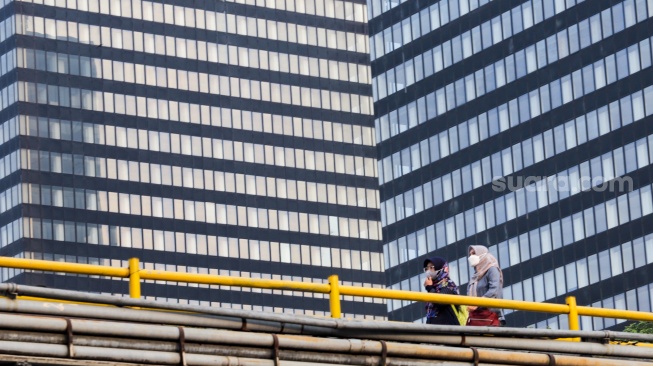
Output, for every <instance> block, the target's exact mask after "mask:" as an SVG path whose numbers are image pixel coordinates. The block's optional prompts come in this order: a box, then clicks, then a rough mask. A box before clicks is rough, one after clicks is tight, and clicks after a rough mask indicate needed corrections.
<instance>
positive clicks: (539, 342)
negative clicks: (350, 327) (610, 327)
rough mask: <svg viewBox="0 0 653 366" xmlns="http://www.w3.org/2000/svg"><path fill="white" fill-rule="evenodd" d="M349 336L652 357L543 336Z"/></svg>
mask: <svg viewBox="0 0 653 366" xmlns="http://www.w3.org/2000/svg"><path fill="white" fill-rule="evenodd" d="M348 336H350V337H356V338H367V339H375V340H385V341H397V342H412V343H426V344H438V345H450V346H465V347H492V348H505V349H515V350H528V351H536V352H557V353H569V354H591V355H597V356H618V357H632V358H643V359H653V349H651V348H647V347H638V348H637V349H633V347H632V346H622V345H614V344H598V343H576V342H561V341H555V340H546V339H524V338H521V339H519V340H516V339H515V338H502V337H482V336H465V337H462V336H454V335H446V336H445V335H401V334H399V335H395V334H373V333H372V334H370V333H350V334H348Z"/></svg>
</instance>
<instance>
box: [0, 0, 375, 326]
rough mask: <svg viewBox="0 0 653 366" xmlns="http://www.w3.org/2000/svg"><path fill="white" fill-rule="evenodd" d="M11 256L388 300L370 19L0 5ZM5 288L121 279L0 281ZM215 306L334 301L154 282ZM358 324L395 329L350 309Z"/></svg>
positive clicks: (196, 7) (296, 10) (132, 0)
mask: <svg viewBox="0 0 653 366" xmlns="http://www.w3.org/2000/svg"><path fill="white" fill-rule="evenodd" d="M0 6H1V7H0V55H1V56H0V93H1V94H0V95H1V97H0V121H1V128H0V140H1V143H2V144H1V145H0V152H1V159H2V164H0V169H1V171H0V177H1V180H0V184H1V189H0V191H1V192H2V193H1V194H0V227H1V228H0V234H1V235H0V238H1V239H0V240H1V248H0V254H1V255H4V256H15V257H25V258H36V259H49V260H65V261H69V262H81V263H101V264H112V265H117V266H123V267H124V266H126V261H127V259H128V258H130V257H138V258H140V259H141V261H142V263H143V266H144V267H145V268H153V269H164V270H173V271H175V270H177V271H188V272H198V273H211V274H222V275H235V276H245V277H256V278H272V279H288V280H306V281H322V282H326V279H327V277H328V276H329V275H331V274H334V273H336V274H338V275H339V276H340V279H341V280H342V281H343V282H344V283H348V284H356V285H361V286H366V287H383V286H384V273H383V269H384V268H383V255H382V242H381V240H380V231H381V227H380V211H379V205H378V180H377V171H376V166H377V165H376V148H375V139H374V132H373V131H374V122H373V121H374V120H373V116H372V92H371V74H370V71H369V56H368V53H369V52H368V32H367V23H366V22H367V9H366V4H365V3H364V1H360V0H352V1H342V0H301V1H299V0H298V1H295V0H276V1H270V0H268V1H263V0H256V1H255V0H247V1H244V0H242V1H181V0H173V1H159V0H151V1H146V0H106V1H105V0H36V1H10V0H0ZM2 280H3V281H7V280H11V281H18V282H20V283H28V284H43V285H46V286H53V287H58V288H69V289H82V290H87V291H94V292H108V293H124V292H126V284H125V283H124V282H120V281H109V280H102V279H96V278H82V279H78V278H76V277H74V276H53V275H46V274H42V273H24V272H20V271H11V270H6V269H4V270H3V271H2ZM143 294H144V296H145V297H147V298H152V299H155V298H156V299H168V300H170V301H182V302H190V303H200V304H211V305H215V306H223V307H234V308H244V309H253V310H261V311H284V312H296V313H302V314H318V315H319V314H324V312H325V311H327V312H328V301H327V300H326V298H324V297H323V296H317V295H315V296H308V295H307V296H304V295H303V294H301V293H293V292H288V291H253V290H252V291H249V290H247V289H243V290H242V291H241V289H239V288H226V287H222V288H217V287H212V288H208V289H207V288H202V286H199V287H190V286H186V285H183V284H181V285H179V286H177V285H176V284H165V283H156V284H155V283H148V284H145V287H144V289H143ZM343 312H344V313H345V315H346V316H366V317H373V318H385V317H386V315H387V311H386V305H385V302H384V301H380V300H373V299H359V298H349V297H348V298H345V302H344V303H343Z"/></svg>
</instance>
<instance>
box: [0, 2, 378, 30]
mask: <svg viewBox="0 0 653 366" xmlns="http://www.w3.org/2000/svg"><path fill="white" fill-rule="evenodd" d="M9 1H11V0H9ZM20 1H23V2H30V3H32V2H33V3H35V4H43V5H50V6H57V7H61V8H68V9H76V10H81V11H90V12H92V13H100V14H106V15H114V16H118V17H119V16H125V17H127V18H131V17H132V14H134V18H137V19H145V18H144V17H143V16H146V17H159V18H160V19H164V18H165V19H171V21H174V24H176V25H180V26H186V25H188V26H190V27H194V26H195V24H196V19H197V17H199V18H200V19H201V18H202V16H201V15H200V14H201V10H200V9H191V8H183V7H180V6H173V5H169V4H164V5H163V13H160V14H155V13H154V9H152V7H153V4H152V3H150V4H141V0H111V1H99V0H72V1H71V0H68V1H67V2H66V1H65V0H20ZM225 1H229V2H235V3H240V4H245V5H251V6H258V7H265V8H270V9H278V10H284V11H289V12H295V13H299V14H309V15H317V16H320V17H327V18H335V19H343V20H350V21H355V22H359V23H366V22H367V18H366V16H365V15H366V10H365V4H354V3H351V2H347V1H341V0H302V1H297V2H295V1H294V0H225ZM0 3H1V2H0ZM144 7H145V8H146V9H147V10H145V9H143V8H144ZM141 9H143V10H141ZM225 9H229V8H228V7H225ZM143 13H145V15H144V14H143ZM138 14H140V16H138ZM146 20H153V19H146ZM200 22H201V21H200ZM171 24H172V23H171Z"/></svg>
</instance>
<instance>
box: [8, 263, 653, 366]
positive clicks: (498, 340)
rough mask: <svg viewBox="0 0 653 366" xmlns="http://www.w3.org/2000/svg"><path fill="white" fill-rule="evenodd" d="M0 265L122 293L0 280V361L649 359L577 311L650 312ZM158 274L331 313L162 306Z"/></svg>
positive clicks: (638, 345) (652, 353) (277, 363)
mask: <svg viewBox="0 0 653 366" xmlns="http://www.w3.org/2000/svg"><path fill="white" fill-rule="evenodd" d="M0 267H12V268H21V269H25V270H45V271H54V272H67V273H78V274H88V275H102V276H111V277H125V278H129V280H130V295H131V297H130V298H127V297H120V296H109V295H98V294H89V293H82V292H76V291H67V290H57V289H47V288H40V287H31V286H23V285H16V284H10V283H6V284H0V365H21V366H28V365H34V366H36V365H118V366H120V365H125V366H127V365H234V366H235V365H269V366H303V365H323V366H326V365H375V366H376V365H387V366H390V365H405V366H413V365H414V366H422V365H424V366H425V365H574V366H575V365H623V366H627V365H651V366H653V335H647V334H632V333H623V332H611V331H580V330H578V317H579V316H580V315H586V316H602V317H612V318H622V319H630V320H647V321H652V320H653V314H651V313H644V312H636V311H625V310H614V309H599V308H591V307H583V306H577V305H576V303H575V300H574V299H573V298H568V299H567V304H543V303H528V302H522V301H514V300H494V299H480V298H472V297H467V296H455V295H453V296H452V295H439V294H425V293H421V294H420V293H412V292H406V291H396V290H380V289H365V288H357V287H351V286H340V285H339V282H338V279H337V277H335V276H332V277H330V278H329V283H328V284H311V283H305V282H292V281H273V280H261V279H250V278H234V277H224V276H209V275H200V274H189V273H175V272H164V271H145V270H141V269H139V268H138V260H137V259H133V260H131V261H130V268H113V267H105V266H94V265H84V264H75V263H62V262H48V261H38V260H23V259H16V258H6V257H2V258H0ZM143 279H147V280H162V281H177V282H190V283H204V284H219V285H231V286H240V287H257V288H273V289H284V290H293V291H307V292H321V293H327V294H329V301H330V308H331V315H332V317H331V318H321V317H309V316H298V315H288V314H276V313H265V312H252V311H242V310H234V309H222V308H215V307H205V306H196V305H182V304H171V303H165V302H157V301H150V300H144V299H141V298H140V281H141V280H143ZM342 295H351V296H371V297H381V298H387V299H402V300H413V301H437V302H443V303H446V302H448V303H452V304H466V305H477V306H492V307H502V308H506V309H517V310H526V311H541V312H549V313H558V314H567V315H568V316H569V319H570V321H569V324H570V328H572V329H570V330H549V329H523V328H507V327H506V328H489V327H467V326H465V327H460V326H436V325H425V324H412V323H400V322H385V321H383V322H382V321H360V320H348V319H341V318H340V313H339V302H340V296H342Z"/></svg>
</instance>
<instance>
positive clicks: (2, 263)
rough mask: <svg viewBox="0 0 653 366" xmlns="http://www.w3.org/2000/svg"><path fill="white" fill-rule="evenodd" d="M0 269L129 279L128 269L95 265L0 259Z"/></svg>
mask: <svg viewBox="0 0 653 366" xmlns="http://www.w3.org/2000/svg"><path fill="white" fill-rule="evenodd" d="M0 267H7V268H16V269H31V270H37V271H47V272H65V273H75V274H84V275H97V276H109V277H129V269H128V268H116V267H109V266H101V265H95V264H82V263H68V262H55V261H46V260H40V259H22V258H10V257H0Z"/></svg>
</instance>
